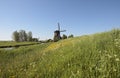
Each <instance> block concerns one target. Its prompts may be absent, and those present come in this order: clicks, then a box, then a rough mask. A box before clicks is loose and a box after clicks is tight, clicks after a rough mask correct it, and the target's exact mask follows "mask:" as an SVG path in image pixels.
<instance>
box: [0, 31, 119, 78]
mask: <svg viewBox="0 0 120 78" xmlns="http://www.w3.org/2000/svg"><path fill="white" fill-rule="evenodd" d="M119 73H120V30H119V29H114V30H112V31H109V32H103V33H96V34H93V35H85V36H80V37H76V38H70V39H66V40H61V41H59V42H55V43H47V44H40V45H31V46H24V47H20V48H17V49H13V50H8V51H6V50H0V77H1V78H120V74H119Z"/></svg>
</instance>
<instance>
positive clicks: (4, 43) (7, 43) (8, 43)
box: [0, 41, 39, 48]
mask: <svg viewBox="0 0 120 78" xmlns="http://www.w3.org/2000/svg"><path fill="white" fill-rule="evenodd" d="M38 43H39V42H14V41H0V48H5V47H19V46H25V45H32V44H38Z"/></svg>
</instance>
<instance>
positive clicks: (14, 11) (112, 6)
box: [0, 0, 120, 40]
mask: <svg viewBox="0 0 120 78" xmlns="http://www.w3.org/2000/svg"><path fill="white" fill-rule="evenodd" d="M58 22H59V23H60V25H61V29H66V30H67V32H64V33H62V34H66V35H70V34H73V35H75V36H80V35H85V34H93V33H96V32H103V31H108V30H111V29H113V28H120V0H0V40H11V39H12V38H11V37H12V33H13V31H15V30H18V31H19V30H21V29H23V30H26V31H27V32H28V31H32V33H33V36H34V37H37V38H40V39H48V38H53V34H54V30H56V29H57V23H58Z"/></svg>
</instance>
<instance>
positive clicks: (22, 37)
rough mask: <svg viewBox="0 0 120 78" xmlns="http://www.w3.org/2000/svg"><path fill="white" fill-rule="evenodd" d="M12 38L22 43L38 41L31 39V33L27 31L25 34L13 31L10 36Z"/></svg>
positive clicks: (22, 31)
mask: <svg viewBox="0 0 120 78" xmlns="http://www.w3.org/2000/svg"><path fill="white" fill-rule="evenodd" d="M12 38H13V40H14V41H16V42H24V41H36V42H37V41H38V38H33V36H32V32H31V31H29V32H28V33H26V31H25V30H20V31H14V32H13V34H12Z"/></svg>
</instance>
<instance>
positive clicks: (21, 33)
mask: <svg viewBox="0 0 120 78" xmlns="http://www.w3.org/2000/svg"><path fill="white" fill-rule="evenodd" d="M19 40H20V41H27V34H26V32H25V30H20V31H19Z"/></svg>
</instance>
